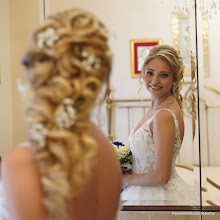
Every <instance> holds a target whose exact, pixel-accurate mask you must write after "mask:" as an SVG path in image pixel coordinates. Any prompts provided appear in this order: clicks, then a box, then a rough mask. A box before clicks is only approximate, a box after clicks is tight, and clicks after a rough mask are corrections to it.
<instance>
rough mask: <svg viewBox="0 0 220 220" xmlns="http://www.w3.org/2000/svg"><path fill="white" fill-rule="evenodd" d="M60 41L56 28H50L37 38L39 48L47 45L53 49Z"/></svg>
mask: <svg viewBox="0 0 220 220" xmlns="http://www.w3.org/2000/svg"><path fill="white" fill-rule="evenodd" d="M58 39H59V35H57V33H56V31H55V29H54V28H52V27H49V28H47V29H46V30H45V31H42V32H40V33H39V34H38V36H37V45H38V47H39V48H43V47H44V46H45V45H46V46H48V47H51V46H53V45H54V43H55V42H56V41H57V40H58Z"/></svg>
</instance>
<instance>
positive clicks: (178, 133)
mask: <svg viewBox="0 0 220 220" xmlns="http://www.w3.org/2000/svg"><path fill="white" fill-rule="evenodd" d="M161 110H166V111H168V112H170V114H171V115H172V116H173V121H174V125H175V133H176V138H178V139H180V128H179V122H178V120H177V118H176V115H175V113H174V112H173V111H172V110H170V109H168V108H161V109H159V110H158V111H156V113H155V114H154V115H153V116H152V117H151V118H150V119H149V123H148V126H149V125H150V123H151V122H152V121H153V119H154V117H155V116H156V114H157V113H158V112H159V111H161ZM149 129H150V128H149Z"/></svg>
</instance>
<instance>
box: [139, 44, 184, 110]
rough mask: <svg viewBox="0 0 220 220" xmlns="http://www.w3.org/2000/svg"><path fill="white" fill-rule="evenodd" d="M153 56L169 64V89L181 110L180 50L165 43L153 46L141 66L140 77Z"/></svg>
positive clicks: (181, 77) (181, 63)
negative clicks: (170, 72)
mask: <svg viewBox="0 0 220 220" xmlns="http://www.w3.org/2000/svg"><path fill="white" fill-rule="evenodd" d="M155 58H160V59H162V60H164V61H166V62H167V63H168V64H169V65H170V67H171V69H172V71H173V76H174V84H173V86H172V89H171V94H173V96H174V97H175V98H176V100H177V102H178V104H179V106H180V108H181V111H183V98H182V95H181V94H180V90H181V89H182V84H183V82H184V80H183V73H184V69H185V66H184V64H183V58H182V57H181V55H180V52H179V51H177V50H176V49H175V48H174V47H172V46H170V45H166V44H163V45H158V46H154V47H153V48H152V49H151V50H150V52H149V54H148V56H147V57H146V59H145V61H144V64H143V66H142V71H141V77H142V78H143V76H144V69H145V67H146V65H147V64H148V63H149V62H150V61H151V60H153V59H155Z"/></svg>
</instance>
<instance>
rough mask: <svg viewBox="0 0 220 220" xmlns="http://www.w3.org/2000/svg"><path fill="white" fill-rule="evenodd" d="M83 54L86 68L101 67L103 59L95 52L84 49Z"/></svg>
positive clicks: (83, 62)
mask: <svg viewBox="0 0 220 220" xmlns="http://www.w3.org/2000/svg"><path fill="white" fill-rule="evenodd" d="M81 56H82V58H83V61H82V64H83V66H84V67H85V68H86V70H91V69H92V68H94V69H100V67H101V59H100V58H98V57H96V56H95V55H94V54H93V53H89V52H88V51H87V50H86V49H83V51H82V53H81Z"/></svg>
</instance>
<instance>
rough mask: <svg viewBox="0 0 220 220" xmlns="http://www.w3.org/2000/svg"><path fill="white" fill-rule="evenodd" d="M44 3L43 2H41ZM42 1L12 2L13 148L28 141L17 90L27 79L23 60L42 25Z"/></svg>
mask: <svg viewBox="0 0 220 220" xmlns="http://www.w3.org/2000/svg"><path fill="white" fill-rule="evenodd" d="M41 1H43V0H41ZM41 5H42V4H41V3H40V1H36V0H19V1H16V0H10V5H9V10H10V36H11V41H10V46H11V78H12V115H13V118H12V119H13V146H16V145H17V144H18V143H20V142H21V141H24V140H25V139H26V133H27V125H26V123H25V119H24V105H23V103H22V101H21V100H22V99H21V96H20V94H19V93H18V89H17V79H19V78H20V79H23V78H25V71H24V68H23V66H22V65H21V58H22V54H23V53H24V51H25V50H26V49H27V45H28V41H29V39H30V34H31V32H32V31H33V30H34V28H35V27H36V26H38V25H39V23H40V14H41V13H40V8H39V7H40V6H41ZM42 10H43V9H42Z"/></svg>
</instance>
